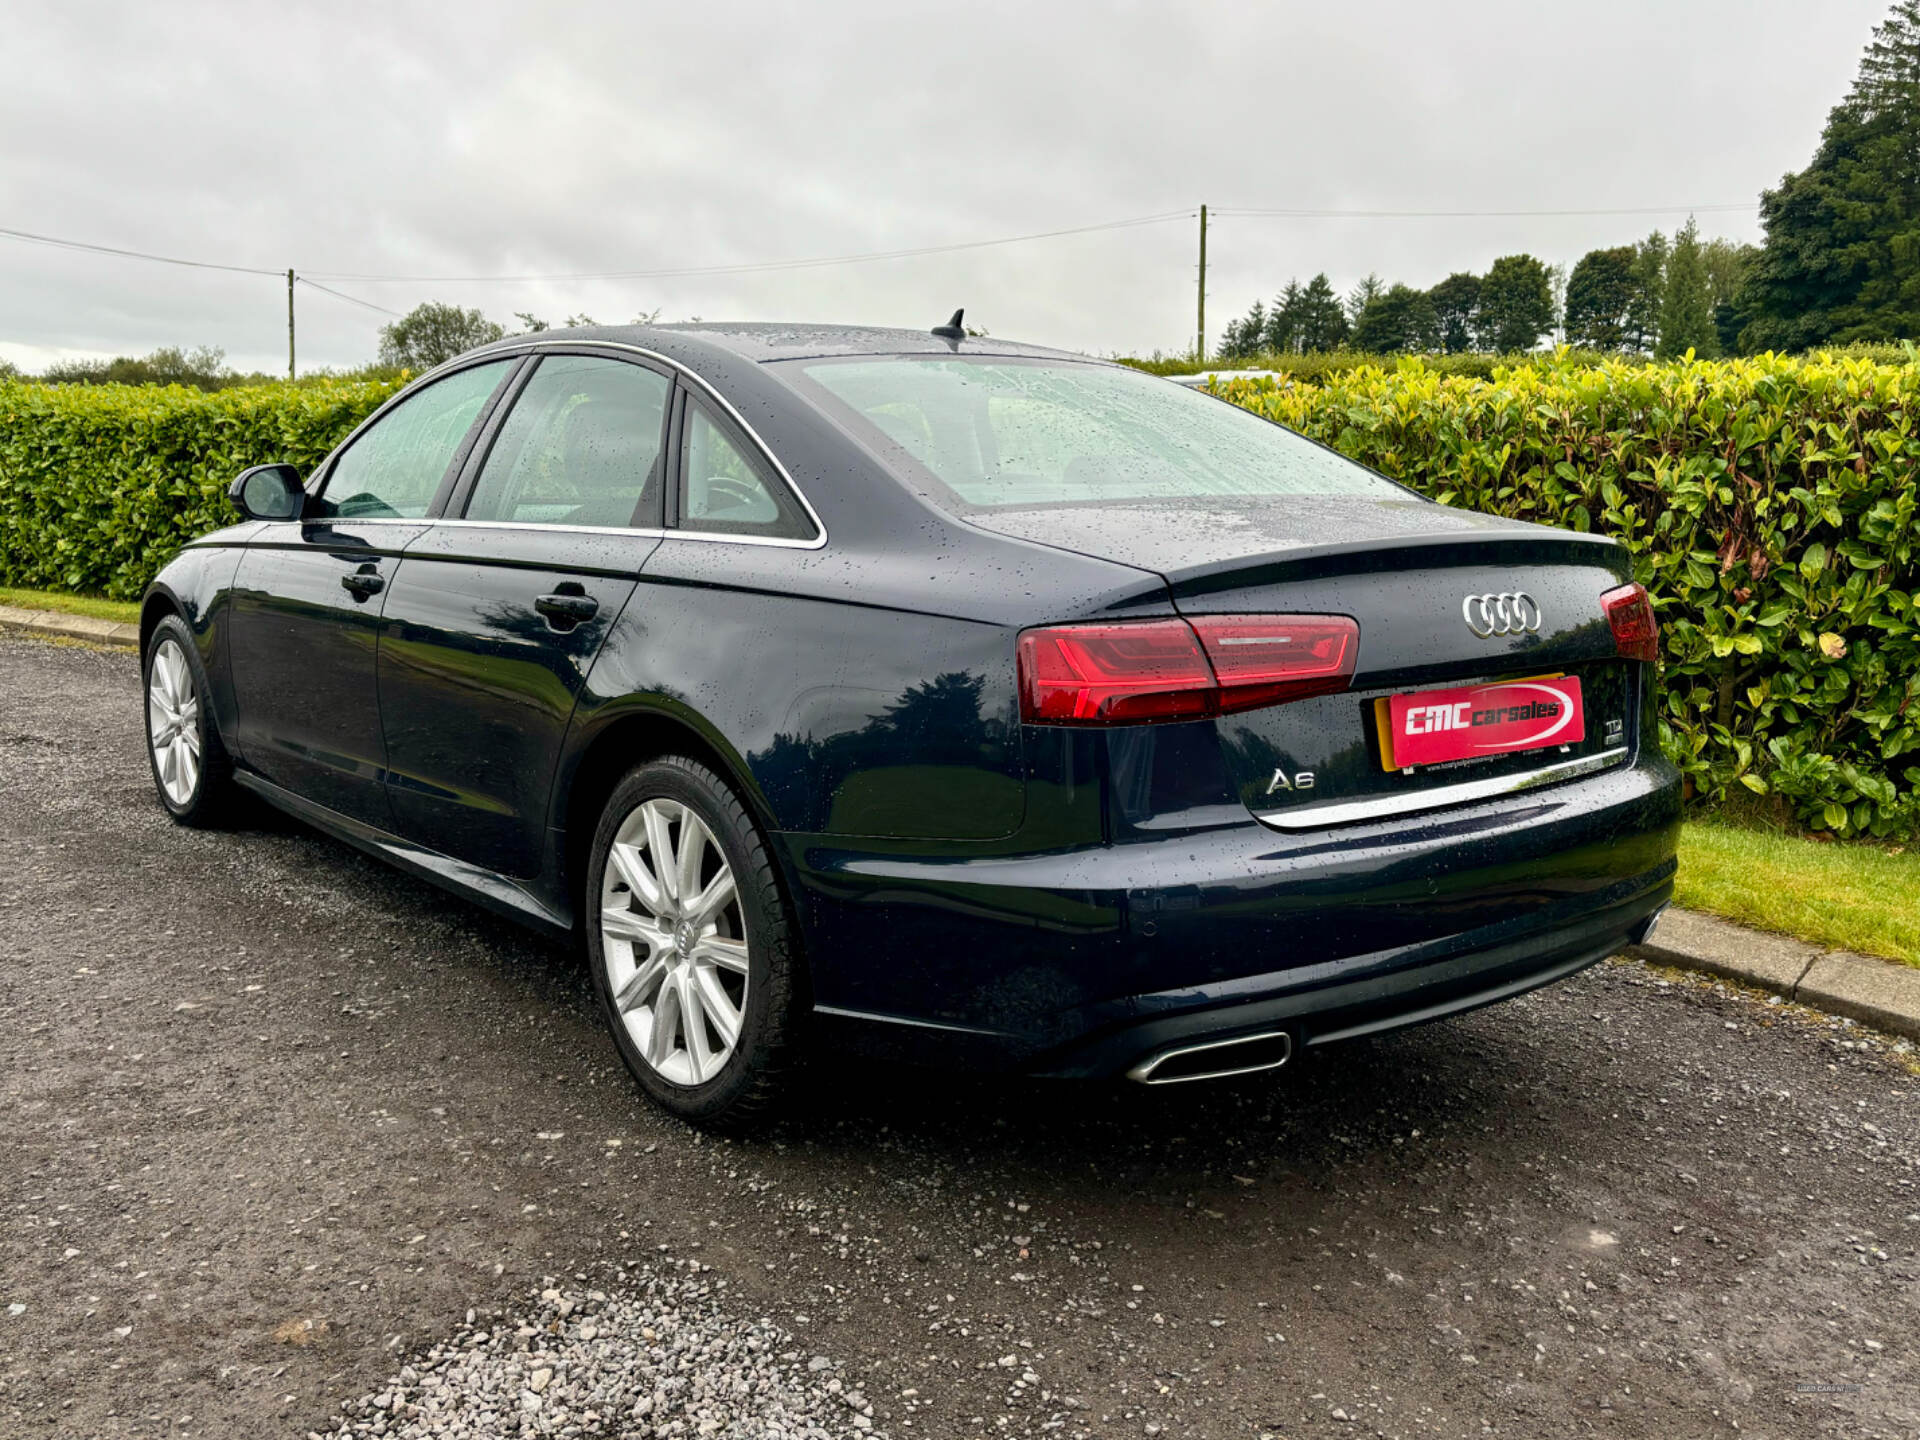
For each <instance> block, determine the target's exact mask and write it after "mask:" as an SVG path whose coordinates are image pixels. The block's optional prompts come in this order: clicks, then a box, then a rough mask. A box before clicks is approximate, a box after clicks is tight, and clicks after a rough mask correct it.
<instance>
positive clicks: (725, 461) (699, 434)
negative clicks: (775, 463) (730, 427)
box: [680, 400, 815, 540]
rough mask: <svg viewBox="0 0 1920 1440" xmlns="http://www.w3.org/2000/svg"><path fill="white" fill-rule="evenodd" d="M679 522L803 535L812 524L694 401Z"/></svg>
mask: <svg viewBox="0 0 1920 1440" xmlns="http://www.w3.org/2000/svg"><path fill="white" fill-rule="evenodd" d="M684 430H685V440H684V441H683V443H682V446H681V457H680V524H681V526H682V527H683V528H685V529H688V530H703V531H709V532H712V533H715V534H721V535H761V536H766V537H768V538H772V539H787V540H807V539H811V538H812V537H813V535H814V534H815V531H814V528H813V524H812V522H811V521H810V520H808V519H807V517H806V514H805V513H804V512H803V511H802V510H801V509H800V506H799V504H798V503H797V502H796V501H795V500H794V498H793V496H792V495H791V494H790V493H789V492H788V490H787V487H786V486H784V485H782V484H781V483H780V482H779V481H778V480H776V479H774V477H773V476H772V475H770V474H768V473H767V470H766V469H765V467H763V466H762V465H760V464H759V462H758V461H757V460H752V459H749V458H748V456H747V452H746V450H745V448H744V446H742V445H739V444H736V443H735V442H734V439H733V437H732V435H730V434H729V433H728V432H727V431H726V430H724V429H722V428H721V427H720V426H719V424H717V423H716V422H715V421H714V419H713V417H712V416H710V415H709V414H708V413H707V410H706V407H705V406H703V405H701V404H700V402H699V401H697V400H690V401H688V403H687V418H686V424H685V427H684Z"/></svg>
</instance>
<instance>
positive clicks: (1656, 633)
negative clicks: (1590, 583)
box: [1600, 584, 1660, 665]
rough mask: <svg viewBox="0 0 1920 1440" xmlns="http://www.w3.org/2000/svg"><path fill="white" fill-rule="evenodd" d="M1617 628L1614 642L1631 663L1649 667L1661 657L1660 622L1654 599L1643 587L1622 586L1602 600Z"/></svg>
mask: <svg viewBox="0 0 1920 1440" xmlns="http://www.w3.org/2000/svg"><path fill="white" fill-rule="evenodd" d="M1600 608H1601V609H1602V610H1604V611H1606V612H1607V624H1609V625H1611V626H1612V627H1613V643H1614V645H1615V646H1616V647H1618V649H1619V651H1620V653H1621V654H1622V655H1624V656H1626V658H1627V659H1629V660H1644V661H1646V662H1647V663H1648V664H1649V665H1651V664H1653V663H1654V662H1655V661H1657V660H1658V659H1659V658H1660V622H1659V621H1657V620H1655V619H1654V618H1653V597H1652V596H1650V595H1648V594H1647V587H1646V586H1644V585H1640V584H1633V585H1622V586H1619V587H1618V588H1616V589H1613V590H1609V591H1607V592H1606V593H1605V594H1604V595H1602V596H1601V597H1600Z"/></svg>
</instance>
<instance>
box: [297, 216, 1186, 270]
mask: <svg viewBox="0 0 1920 1440" xmlns="http://www.w3.org/2000/svg"><path fill="white" fill-rule="evenodd" d="M1194 213H1195V212H1193V211H1192V210H1169V211H1166V212H1164V213H1162V214H1159V215H1137V216H1134V217H1133V218H1132V219H1128V220H1107V221H1103V222H1101V223H1100V224H1097V225H1074V226H1070V227H1068V228H1066V229H1064V230H1039V231H1035V232H1034V233H1032V234H1030V235H1004V236H1001V237H1000V238H998V239H994V240H961V241H956V242H954V243H952V244H947V245H921V246H917V247H915V248H913V249H908V250H869V251H865V252H862V253H860V254H855V255H820V256H813V257H809V258H807V259H799V260H764V261H757V262H753V263H747V264H739V265H686V266H678V267H674V268H671V269H662V270H581V271H570V272H565V273H558V274H549V275H375V274H367V273H360V272H352V271H330V270H320V271H315V272H314V273H315V274H318V275H322V276H324V277H325V278H326V279H329V280H357V281H360V282H362V283H377V284H387V283H395V284H411V285H429V284H430V285H452V284H481V283H501V284H532V283H536V282H544V281H554V280H665V279H672V278H676V277H680V276H690V275H744V274H749V273H755V272H763V271H773V270H809V269H814V268H816V267H819V266H825V265H859V264H864V263H866V262H867V261H871V260H905V259H910V258H912V257H914V256H919V255H945V254H950V253H952V252H954V251H956V250H983V249H986V248H987V247H988V246H992V245H1019V244H1024V243H1025V242H1027V241H1029V240H1053V239H1057V238H1059V237H1060V236H1063V235H1088V234H1092V233H1093V232H1094V231H1096V230H1125V229H1130V228H1132V227H1134V226H1139V225H1161V224H1165V223H1166V222H1167V221H1169V220H1186V219H1189V218H1191V217H1192V216H1193V214H1194Z"/></svg>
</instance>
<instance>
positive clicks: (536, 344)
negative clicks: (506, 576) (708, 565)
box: [323, 340, 827, 550]
mask: <svg viewBox="0 0 1920 1440" xmlns="http://www.w3.org/2000/svg"><path fill="white" fill-rule="evenodd" d="M580 349H587V350H620V351H624V352H625V353H627V354H629V355H638V356H640V357H641V358H642V359H646V360H651V361H653V362H654V363H655V364H657V365H664V366H666V367H667V369H668V370H670V371H672V372H673V374H674V375H676V376H678V377H680V378H682V379H684V380H687V381H689V382H691V383H692V384H693V385H694V386H696V387H697V388H698V389H699V391H700V393H701V395H702V396H704V397H705V398H706V399H708V400H711V401H712V402H713V404H714V405H715V406H716V407H717V408H718V409H719V411H720V413H721V414H722V415H723V416H725V417H726V418H727V419H728V420H730V421H731V422H732V423H733V424H735V425H737V426H738V427H739V428H740V433H741V434H742V435H745V436H746V437H747V440H748V442H749V443H750V444H752V446H753V448H754V449H756V450H758V451H759V452H760V457H761V458H762V459H763V460H765V461H766V462H767V463H768V464H769V465H771V466H772V467H773V470H774V473H775V474H776V475H778V476H779V477H780V479H781V482H782V483H783V484H785V485H786V487H787V489H788V490H789V491H791V492H792V494H793V496H794V498H795V499H797V500H798V501H799V502H800V508H801V509H802V510H804V511H806V512H807V518H808V519H809V520H811V521H812V522H813V529H814V536H813V538H812V539H811V540H790V539H786V538H783V537H777V536H763V535H735V534H731V533H728V532H723V531H718V530H688V529H685V528H678V529H673V530H666V529H659V530H655V529H643V528H641V527H638V526H625V525H535V524H533V523H532V522H530V521H521V520H463V519H460V518H459V517H457V516H447V517H443V518H440V519H429V520H425V521H420V520H413V521H405V522H404V523H407V524H413V525H418V524H423V523H424V524H428V525H496V526H506V527H508V528H510V529H515V530H524V529H540V530H560V531H573V532H575V533H578V534H585V535H651V536H657V537H659V538H662V539H667V540H697V541H702V542H704V543H708V544H724V545H765V546H770V547H772V548H774V549H778V550H819V549H823V548H824V547H825V546H826V543H827V525H826V522H825V521H824V520H822V519H821V518H820V512H819V511H818V510H815V509H814V508H813V502H812V501H811V500H809V499H808V498H807V492H806V491H805V490H802V489H801V488H800V484H799V482H798V481H796V480H795V479H794V478H793V473H792V472H791V471H790V470H788V469H787V467H786V466H785V465H783V464H781V463H780V457H779V456H778V455H776V454H774V453H773V447H772V446H771V445H769V444H767V442H766V441H765V440H763V439H761V438H760V432H759V431H757V430H755V429H754V428H753V426H751V425H749V424H748V423H747V417H746V416H744V415H742V414H741V413H740V412H739V411H738V410H736V409H735V408H734V407H733V404H732V402H731V401H729V400H728V399H727V397H726V396H724V395H722V394H721V393H720V392H719V391H718V390H716V389H714V388H713V386H712V385H710V384H708V383H707V381H706V379H705V378H704V377H702V376H701V375H699V374H697V373H695V372H694V371H692V370H690V369H688V368H687V367H686V366H685V365H684V364H682V363H681V362H680V361H678V360H675V359H673V358H672V357H671V356H668V355H662V354H661V353H660V352H659V351H657V350H649V349H647V348H646V347H645V346H643V345H629V344H626V343H625V342H624V341H619V340H536V341H533V342H531V343H529V344H526V345H520V346H515V347H514V348H512V349H510V350H499V351H491V352H489V353H488V355H487V356H486V357H485V358H487V359H491V358H493V357H494V356H496V355H497V356H500V357H501V358H506V357H509V356H524V355H536V354H540V353H542V352H549V353H564V352H565V351H568V350H580ZM469 358H470V357H467V356H461V357H459V359H458V360H449V361H448V362H447V363H446V364H445V365H442V366H438V367H436V368H434V369H432V370H429V371H428V372H427V373H426V374H425V375H422V376H421V377H420V379H419V380H416V381H415V382H414V384H416V385H417V384H420V383H421V382H422V381H426V380H430V379H432V378H433V377H434V376H436V375H438V374H439V373H440V372H441V370H450V369H452V368H453V367H454V366H455V365H457V364H458V363H460V361H462V360H467V359H469ZM472 358H478V357H472ZM407 388H408V389H412V388H413V387H412V386H408V387H407ZM401 393H402V394H405V393H406V392H405V391H402V392H401ZM395 398H398V397H395ZM347 438H348V439H349V440H351V439H352V438H353V437H352V436H348V437H347ZM328 458H329V461H331V458H332V457H331V456H329V457H328ZM323 468H324V467H323ZM376 523H378V522H376Z"/></svg>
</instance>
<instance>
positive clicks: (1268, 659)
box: [1193, 615, 1360, 711]
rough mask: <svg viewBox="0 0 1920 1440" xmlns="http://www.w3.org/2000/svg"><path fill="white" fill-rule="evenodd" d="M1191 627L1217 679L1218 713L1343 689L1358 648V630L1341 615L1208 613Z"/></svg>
mask: <svg viewBox="0 0 1920 1440" xmlns="http://www.w3.org/2000/svg"><path fill="white" fill-rule="evenodd" d="M1193 628H1194V631H1195V633H1196V634H1198V635H1199V637H1200V643H1201V644H1202V645H1204V646H1205V647H1206V650H1207V659H1209V660H1211V661H1212V662H1213V673H1214V674H1215V675H1216V676H1218V677H1219V680H1220V709H1221V710H1222V711H1232V710H1257V709H1259V708H1260V707H1261V706H1263V705H1279V704H1281V703H1283V702H1285V701H1288V700H1304V699H1306V698H1307V696H1309V695H1329V694H1332V693H1333V692H1334V691H1336V690H1344V689H1346V688H1347V683H1348V682H1349V681H1350V680H1352V679H1353V662H1354V659H1355V657H1356V656H1357V655H1358V653H1359V650H1360V627H1359V626H1358V625H1356V624H1355V623H1354V622H1353V621H1351V620H1349V619H1348V618H1347V617H1346V616H1344V615H1209V616H1205V617H1202V618H1200V619H1197V620H1195V621H1193Z"/></svg>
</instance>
